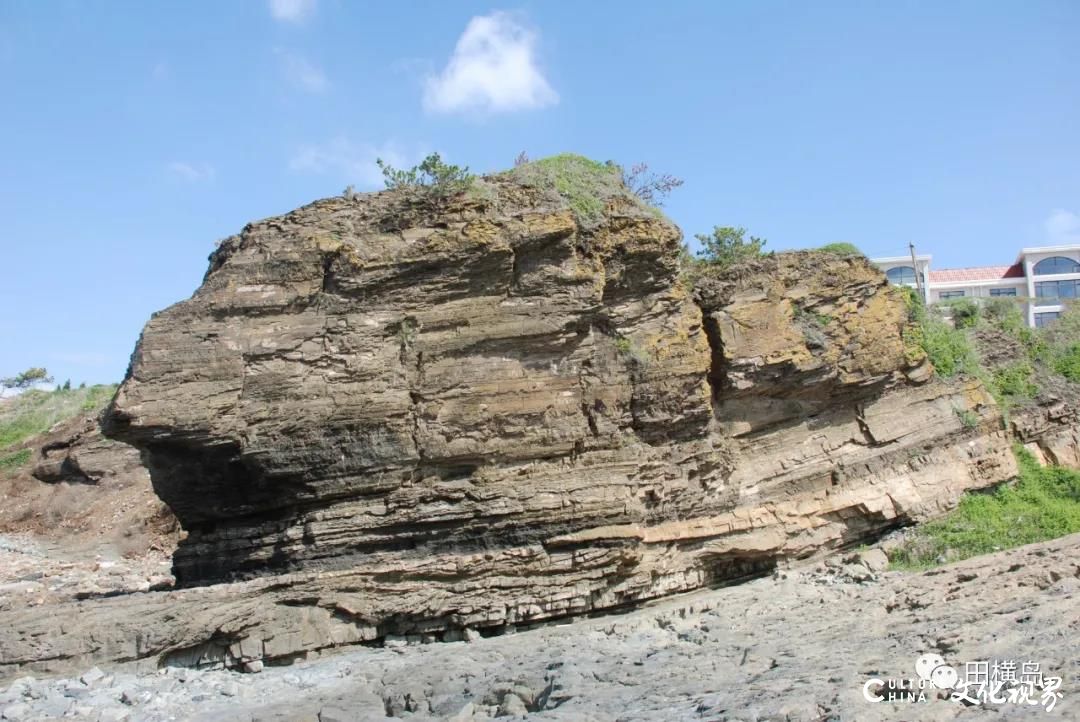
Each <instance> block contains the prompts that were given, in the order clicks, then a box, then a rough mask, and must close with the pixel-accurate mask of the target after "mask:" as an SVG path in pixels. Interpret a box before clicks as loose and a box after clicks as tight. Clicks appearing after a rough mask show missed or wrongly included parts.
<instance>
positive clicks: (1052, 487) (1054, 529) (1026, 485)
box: [889, 447, 1080, 570]
mask: <svg viewBox="0 0 1080 722" xmlns="http://www.w3.org/2000/svg"><path fill="white" fill-rule="evenodd" d="M1015 453H1016V459H1017V462H1018V464H1019V467H1020V475H1019V476H1018V477H1017V479H1016V481H1015V483H1013V484H1009V485H1006V486H1001V487H998V489H997V490H995V491H994V492H992V493H968V494H965V495H964V497H963V498H962V499H961V500H960V504H959V506H957V508H956V509H955V510H954V511H952V512H951V513H949V514H948V515H946V516H945V517H943V518H941V519H939V520H937V521H932V522H930V523H928V524H925V525H923V526H921V527H919V529H918V530H917V532H916V534H915V536H914V537H913V538H911V539H908V540H907V541H906V542H904V544H903V545H902V546H900V547H898V548H896V549H894V550H893V551H892V552H890V554H889V559H890V561H891V562H892V568H894V569H906V570H921V569H929V568H931V567H935V566H938V565H939V564H942V563H943V562H946V561H947V562H953V561H959V560H961V559H967V558H969V557H973V556H977V555H979V554H988V553H990V552H995V551H1000V550H1002V549H1011V548H1012V547H1017V546H1021V545H1023V544H1032V543H1034V542H1040V541H1046V540H1048V539H1056V538H1058V537H1062V536H1065V535H1066V534H1073V533H1075V532H1080V472H1078V471H1073V470H1071V469H1065V468H1062V467H1045V468H1044V467H1041V466H1039V463H1038V462H1037V461H1035V458H1034V457H1033V456H1032V455H1031V454H1030V453H1029V452H1028V451H1026V450H1025V449H1023V448H1022V447H1017V449H1016V450H1015Z"/></svg>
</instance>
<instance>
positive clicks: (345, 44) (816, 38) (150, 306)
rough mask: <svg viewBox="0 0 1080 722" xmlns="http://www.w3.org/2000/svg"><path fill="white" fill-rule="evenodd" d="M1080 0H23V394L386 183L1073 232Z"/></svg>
mask: <svg viewBox="0 0 1080 722" xmlns="http://www.w3.org/2000/svg"><path fill="white" fill-rule="evenodd" d="M1078 37H1080V3H1077V2H1075V1H1072V0H1065V1H1061V2H1025V3H1020V2H949V3H939V2H890V3H864V2H854V1H853V2H817V3H797V2H711V1H710V2H680V1H678V0H672V1H671V2H666V3H626V2H573V3H571V2H561V1H560V2H525V3H523V4H518V5H491V4H487V3H478V2H451V1H444V2H400V3H360V2H346V1H345V0H269V1H267V0H246V1H245V2H239V1H233V2H223V3H211V2H208V1H205V2H191V3H182V2H156V3H145V2H134V1H131V2H124V1H121V0H110V1H109V2H105V1H91V0H83V1H79V2H74V1H73V2H60V1H57V0H51V1H47V0H24V1H22V2H19V1H16V0H0V88H2V95H0V98H2V99H0V143H2V144H3V146H2V148H0V151H2V155H0V158H2V160H0V213H2V215H3V223H2V225H0V228H2V230H0V249H2V263H3V266H2V269H3V270H2V271H0V274H2V275H0V339H3V342H2V344H0V375H10V374H13V373H15V372H17V371H19V370H21V369H23V368H25V367H27V366H30V365H43V366H46V367H48V368H49V369H50V370H51V371H52V372H53V373H54V374H55V375H56V377H57V378H58V379H65V378H71V379H72V380H73V381H74V382H76V383H78V382H80V381H87V382H106V381H117V380H119V379H120V378H121V377H122V376H123V373H124V369H125V368H126V366H127V360H128V357H129V355H130V353H131V350H132V348H133V347H134V344H135V341H136V339H137V337H138V334H139V331H140V329H141V327H142V325H143V324H144V323H145V321H146V320H147V318H148V317H149V315H150V314H151V313H152V312H153V311H155V310H158V309H161V308H164V307H165V306H167V305H169V304H170V303H173V302H175V301H178V300H180V299H183V298H186V297H187V296H189V295H190V294H191V292H192V291H193V290H194V289H195V288H196V287H197V286H198V284H199V282H200V280H201V278H202V275H203V273H204V272H205V270H206V256H207V254H208V253H209V252H210V251H211V249H212V248H213V247H214V243H215V242H216V241H217V240H218V239H220V238H223V237H225V236H228V235H230V234H232V233H235V232H238V231H239V230H240V229H241V228H242V227H243V226H244V224H245V223H246V222H248V221H250V220H253V219H257V218H262V217H266V216H269V215H275V214H278V213H283V212H286V211H288V210H290V209H292V208H294V207H296V206H299V205H302V204H304V203H307V202H309V201H311V200H313V199H315V198H319V197H325V196H329V195H334V194H336V193H340V192H341V190H342V189H343V188H344V187H345V186H346V185H348V184H350V183H351V184H354V185H356V187H357V188H358V189H372V188H375V187H377V186H378V178H377V175H376V174H375V173H374V166H373V161H374V158H375V157H376V156H377V155H382V156H383V157H385V158H388V159H390V160H392V161H394V162H396V163H398V164H401V165H411V164H412V163H413V162H415V161H417V160H418V159H419V158H420V157H421V156H422V155H423V154H424V153H425V152H427V151H430V150H438V151H440V152H441V153H442V154H443V155H444V157H446V158H447V159H448V160H450V161H452V162H455V163H460V164H466V165H469V166H470V167H471V168H472V169H473V170H474V171H489V170H498V169H502V168H506V167H508V166H510V165H511V164H512V162H513V159H514V157H515V156H516V155H517V154H518V153H519V152H520V151H523V150H524V151H526V152H528V154H529V155H530V156H531V157H533V158H538V157H542V156H545V155H550V154H553V153H559V152H564V151H573V152H578V153H582V154H584V155H588V156H590V157H593V158H596V159H598V160H607V159H613V160H616V161H618V162H621V163H626V164H629V163H633V162H636V161H646V162H648V163H650V164H651V166H652V167H653V168H654V169H655V170H660V171H665V172H670V173H673V174H675V175H677V176H679V177H681V178H683V179H685V181H686V183H685V185H684V186H683V187H682V188H681V189H679V190H678V191H676V193H675V194H674V195H673V196H672V197H671V199H670V201H669V203H668V205H667V208H666V210H667V212H668V214H669V215H670V216H671V217H672V218H673V219H674V220H675V221H676V222H677V223H678V224H679V225H680V226H681V227H682V229H683V231H684V233H685V234H686V236H687V237H688V238H690V237H692V236H693V234H694V233H699V232H704V231H707V230H709V229H710V228H711V227H712V226H713V225H717V224H719V225H743V226H746V227H747V228H748V229H750V231H751V232H753V233H754V234H755V235H760V236H764V237H766V238H768V239H769V245H768V247H769V248H773V249H782V248H800V247H809V246H816V245H821V244H823V243H827V242H831V241H839V240H843V241H851V242H853V243H855V244H857V245H858V246H859V247H860V248H862V249H863V250H864V251H865V252H867V253H868V254H871V255H895V254H899V253H902V252H904V250H905V249H906V246H907V243H908V241H909V240H913V241H915V243H916V244H917V246H918V248H919V250H920V251H921V252H929V253H932V254H933V255H934V265H935V266H937V267H946V266H963V265H980V264H997V263H1007V262H1011V261H1012V259H1013V258H1014V256H1015V254H1016V251H1017V250H1018V249H1019V248H1020V247H1022V246H1031V245H1046V244H1050V243H1065V242H1071V241H1080V141H1078V129H1080V42H1078V41H1077V38H1078Z"/></svg>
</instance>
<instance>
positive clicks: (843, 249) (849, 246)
mask: <svg viewBox="0 0 1080 722" xmlns="http://www.w3.org/2000/svg"><path fill="white" fill-rule="evenodd" d="M818 250H819V251H824V252H825V253H833V254H836V255H837V256H862V255H865V254H864V253H863V252H862V251H860V250H859V248H858V246H856V245H855V244H854V243H826V244H825V245H824V246H822V247H821V248H819V249H818Z"/></svg>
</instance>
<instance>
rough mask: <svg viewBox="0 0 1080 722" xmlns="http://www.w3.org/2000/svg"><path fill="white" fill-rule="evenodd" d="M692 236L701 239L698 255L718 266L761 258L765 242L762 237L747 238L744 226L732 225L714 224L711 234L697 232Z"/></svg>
mask: <svg viewBox="0 0 1080 722" xmlns="http://www.w3.org/2000/svg"><path fill="white" fill-rule="evenodd" d="M694 238H696V239H698V240H699V241H701V250H700V251H698V255H699V256H700V257H701V258H702V260H704V261H706V262H708V263H711V264H713V265H716V266H720V267H727V266H732V265H734V264H736V263H739V262H741V261H748V260H753V259H755V258H761V257H762V256H763V255H764V253H763V252H762V248H764V247H765V243H766V240H765V239H764V238H757V237H756V236H750V237H749V238H747V237H746V229H745V228H736V227H734V226H714V227H713V231H712V235H708V236H707V235H705V234H704V233H698V234H696V235H695V236H694Z"/></svg>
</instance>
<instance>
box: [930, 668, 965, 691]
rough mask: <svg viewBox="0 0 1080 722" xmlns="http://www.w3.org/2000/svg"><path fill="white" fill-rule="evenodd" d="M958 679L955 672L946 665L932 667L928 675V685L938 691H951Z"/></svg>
mask: <svg viewBox="0 0 1080 722" xmlns="http://www.w3.org/2000/svg"><path fill="white" fill-rule="evenodd" d="M958 678H959V677H958V676H957V674H956V670H955V669H953V668H952V667H950V666H949V665H947V664H942V665H939V666H937V667H934V671H933V672H931V673H930V683H931V684H933V685H934V686H935V687H937V688H938V689H952V688H953V687H955V686H956V680H957V679H958Z"/></svg>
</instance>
